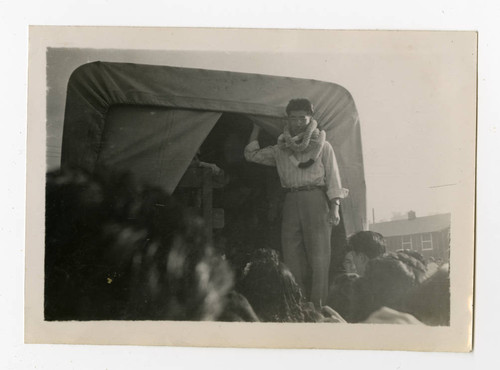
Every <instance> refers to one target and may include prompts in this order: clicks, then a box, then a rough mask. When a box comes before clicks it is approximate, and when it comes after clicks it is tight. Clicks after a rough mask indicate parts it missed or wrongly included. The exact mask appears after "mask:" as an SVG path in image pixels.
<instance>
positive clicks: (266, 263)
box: [236, 249, 304, 322]
mask: <svg viewBox="0 0 500 370" xmlns="http://www.w3.org/2000/svg"><path fill="white" fill-rule="evenodd" d="M236 289H237V291H238V292H239V293H241V294H243V295H244V296H245V297H246V298H247V299H248V301H249V302H250V304H251V306H252V307H253V309H254V311H255V313H256V314H257V316H258V317H259V318H260V320H261V321H271V322H301V321H304V313H303V312H302V307H301V305H302V301H303V297H302V292H301V290H300V288H299V286H298V284H297V283H296V282H295V279H294V277H293V275H292V273H291V272H290V270H289V269H288V268H287V267H286V266H285V265H283V263H281V262H280V261H279V257H278V254H277V253H276V251H274V250H272V249H259V250H257V251H256V252H255V253H254V255H253V257H252V258H251V260H250V262H248V263H247V264H246V266H245V268H244V271H243V275H242V278H241V280H240V281H239V282H237V285H236Z"/></svg>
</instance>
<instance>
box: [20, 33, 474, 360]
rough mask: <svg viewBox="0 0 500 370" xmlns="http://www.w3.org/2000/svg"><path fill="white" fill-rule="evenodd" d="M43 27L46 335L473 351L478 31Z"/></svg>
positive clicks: (67, 339) (31, 316)
mask: <svg viewBox="0 0 500 370" xmlns="http://www.w3.org/2000/svg"><path fill="white" fill-rule="evenodd" d="M62 29H64V31H67V32H62V33H63V35H61V30H62ZM152 34H155V35H156V36H157V38H156V39H155V41H154V42H151V39H152V38H151V37H150V36H151V35H152ZM106 35H107V36H106ZM131 35H135V36H136V37H135V38H130V39H128V38H127V36H131ZM30 36H32V37H30V87H29V92H30V96H29V123H28V135H29V140H28V166H30V165H33V164H35V163H36V165H35V166H34V167H36V168H33V167H32V168H33V169H32V171H31V173H30V170H28V178H29V177H30V176H32V178H33V179H34V180H33V182H30V181H28V207H33V208H32V209H36V210H37V212H35V213H31V217H30V218H31V222H33V225H34V226H33V228H29V229H28V233H31V235H32V237H33V239H30V238H29V237H28V239H27V240H34V241H35V242H34V243H33V244H31V245H27V268H26V271H27V272H26V273H27V278H26V281H27V290H26V297H27V298H26V299H27V301H26V323H27V327H26V336H27V338H28V341H33V342H49V343H54V342H56V343H57V342H61V343H96V344H99V343H104V342H105V343H130V344H173V345H176V343H179V342H176V335H177V333H179V335H180V336H183V338H184V339H183V340H187V344H188V345H190V344H191V345H208V346H212V345H214V346H217V345H220V344H219V343H222V345H235V346H266V347H269V346H270V347H273V346H274V347H304V348H360V349H361V348H371V349H378V348H381V349H382V348H383V349H412V350H455V351H467V350H470V348H471V347H470V346H471V341H472V294H473V289H472V287H473V267H474V201H475V133H476V74H477V64H476V59H477V46H476V44H477V34H476V33H474V32H423V31H422V32H410V31H406V32H404V31H400V32H396V31H393V32H388V31H385V32H382V31H378V32H377V31H358V32H355V31H351V32H341V31H314V32H313V31H293V30H288V31H287V30H280V31H278V30H239V31H237V30H215V29H214V30H210V31H208V30H203V29H190V30H185V29H147V30H146V29H132V28H121V29H119V28H114V29H112V28H71V27H33V28H32V29H31V30H30ZM96 36H97V37H96ZM198 36H199V38H198ZM227 39H231V41H227ZM141 40H149V42H145V43H141ZM207 40H214V41H213V43H212V44H210V43H209V42H207ZM263 40H266V42H264V41H263ZM217 41H218V42H217ZM35 144H37V145H35ZM31 161H33V162H31ZM30 192H31V193H30ZM30 194H32V195H30ZM35 197H38V198H36V199H37V201H35V200H33V199H35ZM30 199H31V200H32V201H31V202H30ZM28 215H30V213H28ZM28 222H30V221H28ZM36 230H38V231H40V233H34V231H36ZM35 292H36V293H35ZM121 323H122V324H123V325H122V326H121V328H122V329H123V328H125V329H123V330H127V328H131V327H129V326H127V325H132V326H134V325H139V324H140V323H143V324H144V328H146V327H147V328H148V329H147V330H145V333H146V332H148V333H149V330H156V329H155V328H158V327H159V326H158V325H159V324H160V323H161V324H165V323H166V325H174V326H171V327H172V328H174V327H175V330H172V331H171V333H172V334H171V337H169V339H163V340H162V339H158V338H161V337H155V336H154V335H152V334H144V335H145V337H146V338H148V335H150V336H149V338H151V339H150V340H148V339H137V340H136V339H134V338H130V337H129V338H128V339H126V340H125V342H122V341H120V340H118V341H116V340H113V339H108V340H105V339H102V338H104V337H106V335H108V334H109V331H108V333H106V331H107V329H105V328H107V327H108V325H111V327H118V326H119V325H120V324H121ZM155 323H156V324H158V325H157V326H155ZM270 323H273V324H276V323H279V324H280V325H278V326H276V325H273V326H272V330H274V332H275V333H281V334H280V335H282V336H283V337H284V336H286V333H289V332H288V330H292V333H306V332H309V333H320V334H318V336H317V338H315V339H311V341H307V340H305V339H304V338H301V339H300V340H298V342H297V343H292V342H290V341H291V340H293V338H297V337H298V336H296V335H295V336H294V335H291V336H288V339H282V340H281V339H280V338H282V337H281V336H280V335H278V334H277V335H276V338H273V340H275V341H274V342H272V343H275V344H272V343H271V342H266V341H265V340H264V341H261V342H259V341H255V340H254V339H248V338H246V340H245V339H243V340H242V338H241V337H240V338H239V340H242V341H239V340H238V339H235V338H234V337H233V335H234V328H238V329H237V331H240V330H250V331H252V332H253V331H255V330H257V331H258V330H270V328H271V326H269V325H268V324H270ZM298 324H302V325H298ZM182 325H187V326H186V327H188V328H190V330H191V331H190V333H191V334H190V333H189V332H185V333H183V334H182V333H180V332H182ZM192 325H197V326H192ZM204 325H206V326H204ZM65 327H78V328H81V330H84V331H89V332H90V331H92V330H90V329H89V328H101V330H100V332H101V333H100V335H101V336H100V337H99V338H101V339H84V337H82V336H74V337H71V334H70V333H68V332H67V331H66V332H64V328H65ZM204 328H208V329H206V330H208V331H209V332H210V331H211V330H223V332H224V333H226V331H227V333H229V334H227V335H226V336H223V338H222V339H220V338H219V339H217V340H216V339H214V340H213V342H211V341H210V338H208V339H203V340H201V339H199V338H201V337H200V336H199V335H198V334H193V333H194V332H197V331H204V330H205V329H204ZM221 328H222V329H221ZM122 329H120V330H122ZM40 331H41V332H42V333H40ZM398 331H402V332H404V333H409V334H408V341H407V342H405V341H402V342H401V341H400V340H399V339H398V336H397V332H398ZM58 332H59V333H62V332H64V334H63V335H61V336H58V334H57V333H58ZM231 332H233V334H231ZM363 332H365V333H368V334H367V335H366V343H359V337H358V339H357V341H356V339H355V337H356V336H358V335H359V333H363ZM430 332H432V333H434V334H436V335H434V337H433V339H431V340H429V341H427V342H426V343H424V342H423V341H421V342H419V339H418V338H422V336H425V335H426V333H430ZM331 333H352V335H351V338H350V339H349V335H350V334H349V335H347V336H346V338H345V340H344V341H343V337H342V336H339V335H335V338H334V339H332V338H331V337H330V335H331ZM383 333H391V335H388V337H389V339H387V340H388V341H390V340H392V344H391V342H385V341H386V339H383V340H377V336H380V335H381V334H383ZM115 334H116V333H115ZM92 335H93V334H90V337H88V338H91V337H92ZM189 335H192V336H193V337H189ZM412 336H415V338H412ZM418 336H420V337H418ZM114 338H116V337H114ZM141 338H142V337H141ZM153 338H154V339H153ZM186 338H187V339H186ZM329 338H330V339H329ZM449 338H453V340H451V339H449ZM190 340H192V341H190ZM198 340H200V341H198ZM218 341H219V342H218ZM182 343H184V344H185V343H186V342H182ZM353 343H357V344H355V345H353ZM416 343H417V344H416Z"/></svg>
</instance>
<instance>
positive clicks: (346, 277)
mask: <svg viewBox="0 0 500 370" xmlns="http://www.w3.org/2000/svg"><path fill="white" fill-rule="evenodd" d="M358 279H360V276H359V275H358V274H354V273H343V274H340V275H337V276H336V277H335V278H334V279H333V281H332V284H331V286H330V291H329V293H328V300H327V301H326V303H327V305H328V306H330V307H331V308H333V309H334V310H335V311H337V312H338V313H339V314H340V315H341V316H342V317H343V318H344V319H345V320H346V321H348V322H351V321H352V314H353V304H354V292H355V284H356V281H357V280H358Z"/></svg>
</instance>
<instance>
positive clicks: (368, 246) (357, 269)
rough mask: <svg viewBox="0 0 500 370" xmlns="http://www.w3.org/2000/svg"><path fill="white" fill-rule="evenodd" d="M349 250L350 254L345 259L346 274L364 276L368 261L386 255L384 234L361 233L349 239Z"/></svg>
mask: <svg viewBox="0 0 500 370" xmlns="http://www.w3.org/2000/svg"><path fill="white" fill-rule="evenodd" d="M347 248H348V252H347V254H346V256H345V258H344V268H345V270H346V272H347V273H356V274H358V275H360V276H363V275H364V273H365V268H366V264H367V263H368V261H369V260H370V259H374V258H377V257H378V256H381V255H382V254H384V253H385V250H386V242H385V239H384V237H383V236H382V234H379V233H377V232H374V231H359V232H357V233H355V234H353V235H352V236H350V237H349V239H348V241H347Z"/></svg>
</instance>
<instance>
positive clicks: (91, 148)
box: [61, 62, 366, 235]
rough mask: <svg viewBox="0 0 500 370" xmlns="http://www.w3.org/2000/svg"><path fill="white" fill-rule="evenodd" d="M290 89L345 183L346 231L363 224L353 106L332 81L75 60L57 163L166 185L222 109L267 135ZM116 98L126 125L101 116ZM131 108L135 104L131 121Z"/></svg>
mask: <svg viewBox="0 0 500 370" xmlns="http://www.w3.org/2000/svg"><path fill="white" fill-rule="evenodd" d="M298 97H305V98H308V99H310V100H311V101H312V102H313V104H314V107H315V114H314V117H315V119H316V120H317V121H318V125H319V128H321V129H323V130H325V131H326V138H327V140H328V141H329V142H330V143H331V144H332V146H333V149H334V151H335V154H336V157H337V161H338V165H339V169H340V176H341V180H342V185H343V187H345V188H347V189H349V197H348V198H347V199H345V200H344V201H343V203H342V209H343V217H344V225H345V228H346V232H347V234H348V235H349V234H350V233H353V232H355V231H359V230H364V229H366V186H365V178H364V169H363V155H362V147H361V133H360V125H359V118H358V113H357V110H356V106H355V104H354V101H353V98H352V96H351V95H350V93H349V92H348V91H347V90H346V89H344V88H343V87H341V86H339V85H336V84H334V83H328V82H322V81H315V80H307V79H298V78H288V77H278V76H268V75H259V74H249V73H235V72H227V71H213V70H203V69H190V68H179V67H169V66H153V65H140V64H130V63H107V62H93V63H89V64H85V65H83V66H81V67H79V68H77V69H76V70H75V71H74V72H73V74H72V75H71V77H70V79H69V82H68V89H67V99H66V110H65V117H64V131H63V143H62V153H61V165H62V166H77V167H82V168H85V169H87V170H90V171H92V170H94V169H95V167H96V166H97V165H100V164H103V165H108V166H114V167H118V168H123V169H127V170H129V171H131V172H133V173H134V174H135V175H136V176H137V177H138V178H141V180H143V181H146V182H149V183H153V184H155V185H159V186H161V187H162V188H164V189H165V190H166V191H168V192H172V191H173V190H174V189H175V187H176V186H177V184H178V182H179V180H180V179H181V177H182V175H183V174H184V172H185V171H186V169H187V167H188V165H189V164H190V162H191V160H192V159H193V157H194V155H195V154H196V151H197V149H198V148H199V147H200V145H201V144H202V143H203V141H204V139H205V138H206V136H207V135H208V133H209V132H210V130H211V129H212V128H213V127H214V125H215V123H216V122H217V120H218V119H219V118H220V116H221V114H222V113H224V112H232V113H239V114H242V115H245V116H248V117H250V118H251V119H252V120H253V121H254V122H255V123H257V124H258V125H260V126H261V127H262V128H263V129H265V130H266V131H267V132H268V133H270V134H272V135H274V136H276V137H277V136H278V135H279V134H280V133H281V132H282V128H283V125H284V118H285V116H286V114H285V107H286V105H287V103H288V101H289V100H290V99H293V98H298ZM117 106H126V107H127V106H128V107H132V110H127V111H126V113H125V114H127V115H132V117H130V116H129V117H128V120H129V121H130V119H132V121H133V122H134V124H133V125H132V127H128V128H127V129H124V128H123V127H120V126H119V125H112V124H110V123H109V121H110V119H109V118H110V116H111V115H113V114H114V113H113V112H114V110H113V108H114V107H117ZM134 109H135V110H136V111H137V112H139V113H138V114H137V119H136V120H135V121H134V117H133V115H134ZM155 110H156V111H157V112H159V114H155ZM141 112H142V113H141ZM121 114H122V115H123V114H124V113H123V112H122V113H121ZM119 118H120V117H118V121H119ZM115 121H116V118H115Z"/></svg>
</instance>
